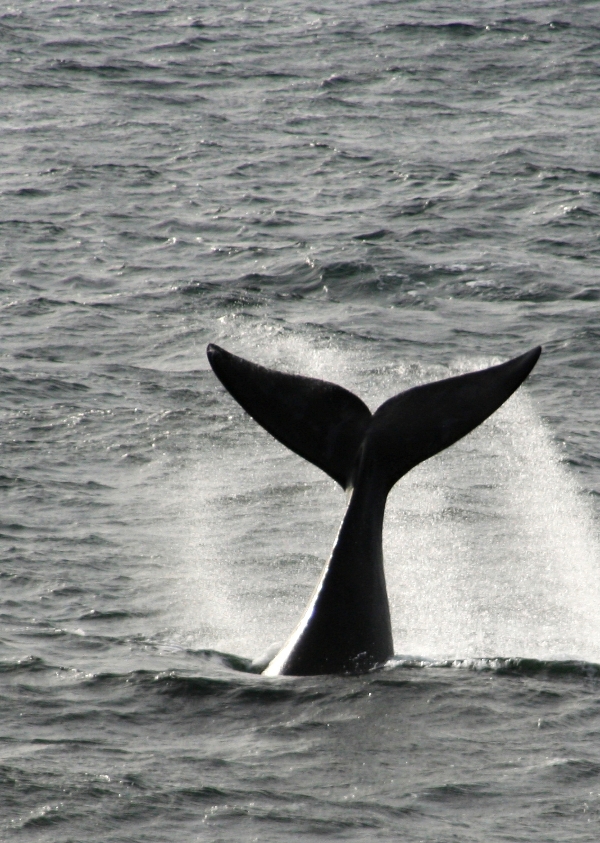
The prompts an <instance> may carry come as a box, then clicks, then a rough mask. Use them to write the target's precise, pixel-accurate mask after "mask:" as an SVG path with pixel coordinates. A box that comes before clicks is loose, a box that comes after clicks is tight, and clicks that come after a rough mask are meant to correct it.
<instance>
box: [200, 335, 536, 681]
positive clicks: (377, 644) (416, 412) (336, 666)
mask: <svg viewBox="0 0 600 843" xmlns="http://www.w3.org/2000/svg"><path fill="white" fill-rule="evenodd" d="M540 353H541V348H540V347H537V348H534V349H532V350H531V351H528V352H527V353H526V354H522V355H521V356H520V357H515V358H514V359H513V360H509V361H508V362H507V363H501V364H500V365H498V366H491V367H490V368H488V369H482V370H481V371H477V372H469V373H468V374H466V375H458V376H456V377H452V378H446V379H445V380H441V381H436V382H434V383H429V384H425V385H423V386H417V387H414V388H412V389H408V390H406V391H405V392H401V393H400V394H399V395H396V396H395V397H394V398H390V399H389V400H388V401H386V402H385V403H384V404H382V405H381V407H379V409H378V410H377V411H376V412H375V413H374V414H373V415H371V413H370V411H369V409H368V407H367V406H366V405H365V404H364V403H363V402H362V401H361V400H360V398H358V397H357V396H355V395H353V394H352V393H351V392H349V391H348V390H346V389H343V388H342V387H340V386H337V385H336V384H333V383H328V382H326V381H321V380H317V379H314V378H306V377H302V376H300V375H289V374H284V373H283V372H277V371H274V370H271V369H266V368H264V367H263V366H259V365H257V364H256V363H251V362H249V361H248V360H244V359H243V358H241V357H237V356H236V355H234V354H231V353H230V352H228V351H225V350H224V349H222V348H219V346H216V345H212V344H211V345H209V346H208V349H207V354H208V359H209V361H210V364H211V366H212V368H213V370H214V372H215V374H216V375H217V377H218V378H219V380H220V381H221V383H222V384H223V385H224V386H225V388H226V389H227V390H229V392H230V393H231V394H232V395H233V397H234V398H235V399H236V400H237V401H238V402H239V403H240V404H241V406H242V407H243V408H244V409H245V410H246V411H247V412H248V413H249V414H250V415H251V416H252V418H254V419H255V420H256V421H257V422H258V423H259V424H261V425H262V426H263V427H264V428H265V429H266V430H268V431H269V433H271V434H272V435H273V436H274V437H275V438H276V439H278V440H279V441H280V442H282V443H283V444H284V445H286V446H287V447H288V448H290V449H291V450H292V451H295V453H297V454H299V455H300V456H302V457H304V458H305V459H307V460H309V461H310V462H312V463H314V464H315V465H317V466H319V468H321V469H323V471H325V472H326V473H327V474H329V475H330V476H331V477H333V478H334V480H336V481H337V482H338V483H339V484H340V485H341V486H342V487H343V488H345V489H348V488H351V489H352V494H351V496H350V500H349V503H348V509H347V510H346V514H345V516H344V520H343V522H342V526H341V528H340V531H339V534H338V537H337V539H336V543H335V545H334V548H333V551H332V554H331V557H330V559H329V561H328V563H327V564H326V565H325V568H324V570H323V573H322V575H321V578H320V580H319V583H318V584H317V587H316V589H315V592H314V593H313V596H312V597H311V599H310V601H309V604H308V606H307V607H306V610H305V612H304V614H303V616H302V618H301V620H300V622H299V624H298V625H297V627H296V629H295V630H294V632H293V633H292V635H291V637H290V639H289V640H288V642H287V643H286V645H285V646H284V647H283V649H282V650H281V651H280V652H279V653H278V654H277V656H275V658H274V659H273V660H272V661H271V663H270V664H269V665H268V667H267V668H266V669H265V671H264V673H265V674H266V675H271V676H273V675H277V674H289V675H296V676H299V675H315V674H324V673H356V672H363V671H365V670H370V669H372V668H374V667H377V666H380V665H382V664H384V663H385V662H386V661H387V660H388V659H389V658H391V656H392V655H393V640H392V631H391V622H390V614H389V605H388V598H387V592H386V587H385V576H384V571H383V553H382V536H381V534H382V528H383V516H384V511H385V503H386V500H387V496H388V494H389V492H390V490H391V488H392V487H393V485H394V484H395V483H396V482H397V481H398V480H399V479H400V478H401V477H402V476H403V475H404V474H406V473H407V472H408V471H410V469H411V468H414V467H415V466H416V465H418V464H419V463H420V462H423V461H424V460H426V459H428V458H429V457H432V456H433V455H434V454H437V453H439V451H442V450H443V449H444V448H447V447H448V446H450V445H452V444H454V442H456V441H458V440H459V439H461V438H462V437H463V436H465V435H466V434H467V433H469V432H470V431H471V430H473V428H475V427H477V426H478V425H479V424H481V422H483V421H484V420H485V419H486V418H488V416H490V415H491V414H492V413H493V412H494V411H495V410H497V409H498V407H500V406H501V404H503V403H504V402H505V401H506V399H507V398H509V397H510V395H512V393H513V392H514V391H515V390H516V389H517V388H518V387H519V385H520V384H521V383H522V382H523V381H524V380H525V378H526V377H527V375H528V374H529V373H530V372H531V370H532V369H533V367H534V366H535V364H536V362H537V360H538V358H539V356H540Z"/></svg>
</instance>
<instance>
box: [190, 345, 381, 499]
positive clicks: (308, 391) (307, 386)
mask: <svg viewBox="0 0 600 843" xmlns="http://www.w3.org/2000/svg"><path fill="white" fill-rule="evenodd" d="M206 353H207V355H208V360H209V362H210V365H211V366H212V368H213V371H214V373H215V375H216V376H217V377H218V378H219V380H220V381H221V383H222V384H223V386H224V387H225V389H227V390H228V391H229V392H230V393H231V394H232V395H233V397H234V398H235V400H236V401H237V402H238V404H241V405H242V407H243V408H244V410H246V412H247V413H248V414H249V415H251V416H252V418H253V419H254V420H255V421H257V422H258V423H259V424H260V425H262V426H263V427H264V428H265V430H268V431H269V433H270V434H271V435H272V436H274V437H275V439H278V440H279V441H280V442H281V443H282V444H283V445H285V446H286V447H287V448H289V449H290V451H294V453H296V454H299V456H301V457H304V459H305V460H308V462H312V463H314V465H316V466H318V467H319V468H320V469H322V470H323V471H324V472H325V473H326V474H329V476H330V477H333V479H334V480H336V481H337V482H338V483H339V484H340V486H342V487H343V488H344V489H346V488H347V487H348V485H349V482H350V478H351V473H352V466H353V465H354V461H355V459H356V454H357V452H358V449H359V447H360V444H361V442H362V440H363V438H364V435H365V432H366V430H367V428H368V426H369V422H370V421H371V411H370V410H369V408H368V407H367V405H366V404H365V403H363V402H362V401H361V400H360V398H358V396H356V395H354V394H353V393H352V392H349V391H348V390H347V389H344V388H343V387H341V386H337V384H335V383H328V382H327V381H321V380H317V379H316V378H305V377H302V376H301V375H288V374H285V373H284V372H276V371H274V370H273V369H265V367H264V366H259V365H258V364H257V363H250V361H249V360H244V359H243V358H242V357H237V356H236V355H235V354H230V352H229V351H225V349H224V348H219V346H218V345H213V344H210V345H209V346H208V348H207V350H206Z"/></svg>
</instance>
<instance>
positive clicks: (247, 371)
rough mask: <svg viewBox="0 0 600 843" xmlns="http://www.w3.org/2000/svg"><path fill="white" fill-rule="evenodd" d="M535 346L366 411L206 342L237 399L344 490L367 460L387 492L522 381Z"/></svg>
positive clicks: (332, 387) (325, 388) (329, 388)
mask: <svg viewBox="0 0 600 843" xmlns="http://www.w3.org/2000/svg"><path fill="white" fill-rule="evenodd" d="M540 353H541V348H540V347H539V346H538V347H537V348H534V349H532V350H531V351H528V352H527V353H525V354H522V355H521V356H519V357H515V358H514V359H512V360H509V361H508V362H506V363H501V364H500V365H498V366H491V367H490V368H487V369H482V370H481V371H477V372H469V373H468V374H466V375H458V376H456V377H452V378H446V379H444V380H440V381H435V382H433V383H429V384H424V385H423V386H417V387H414V388H412V389H408V390H406V391H405V392H401V393H400V394H399V395H396V396H395V397H394V398H390V399H389V400H388V401H386V402H385V403H384V404H382V405H381V407H379V409H378V410H377V411H376V412H375V413H374V414H373V415H371V412H370V410H369V409H368V407H367V406H366V404H364V403H363V402H362V401H361V399H360V398H358V397H357V396H356V395H354V394H353V393H351V392H349V391H348V390H347V389H344V388H343V387H341V386H337V385H336V384H333V383H329V382H327V381H322V380H317V379H315V378H307V377H303V376H301V375H290V374H286V373H284V372H277V371H275V370H272V369H266V368H265V367H263V366H259V365H257V364H256V363H251V362H249V361H248V360H244V359H243V358H241V357H237V356H236V355H235V354H231V353H230V352H228V351H225V349H223V348H220V347H219V346H217V345H213V344H211V345H209V346H208V348H207V355H208V359H209V362H210V365H211V366H212V368H213V371H214V372H215V374H216V376H217V377H218V378H219V380H220V381H221V383H222V384H223V386H224V387H225V388H226V389H227V390H228V391H229V392H230V393H231V395H232V396H233V397H234V398H235V399H236V401H237V402H238V403H239V404H241V406H242V407H243V408H244V409H245V410H246V412H247V413H249V415H251V416H252V418H253V419H254V420H255V421H257V422H258V423H259V424H260V425H262V427H264V428H265V429H266V430H268V431H269V433H270V434H271V435H272V436H274V437H275V439H278V440H279V441H280V442H281V443H282V444H283V445H285V446H286V447H288V448H289V449H290V450H292V451H294V452H295V453H297V454H299V455H300V456H301V457H304V459H306V460H308V461H309V462H312V463H314V465H316V466H318V467H319V468H321V469H322V470H323V471H325V472H326V473H327V474H329V476H330V477H333V479H334V480H336V481H337V482H338V483H339V484H340V485H341V486H342V487H343V488H344V489H347V488H348V487H350V486H352V485H354V483H355V479H356V474H357V472H358V471H359V469H360V470H362V468H364V467H365V465H369V466H371V467H373V466H376V468H377V471H378V474H379V476H380V477H381V482H382V483H383V484H384V485H385V486H386V490H387V491H389V489H391V487H392V486H393V485H394V483H396V481H397V480H399V479H400V478H401V477H402V476H403V475H404V474H406V473H407V471H410V469H411V468H414V467H415V466H416V465H418V464H419V463H420V462H423V461H424V460H426V459H428V458H429V457H432V456H433V455H434V454H437V453H439V451H442V450H444V448H447V447H449V446H450V445H452V444H454V442H457V441H458V440H459V439H461V438H462V437H463V436H465V435H466V434H467V433H469V432H470V431H471V430H473V429H474V428H475V427H477V426H478V425H480V424H481V423H482V422H483V421H485V419H487V418H488V416H490V415H491V414H492V413H493V412H494V411H495V410H497V409H498V407H500V406H501V405H502V404H503V403H504V402H505V401H506V400H507V398H509V397H510V396H511V395H512V393H513V392H514V391H515V390H516V389H517V388H518V387H519V386H520V384H521V383H522V382H523V381H524V380H525V378H526V377H527V375H528V374H529V373H530V372H531V370H532V369H533V367H534V366H535V364H536V362H537V360H538V357H539V356H540Z"/></svg>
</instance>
